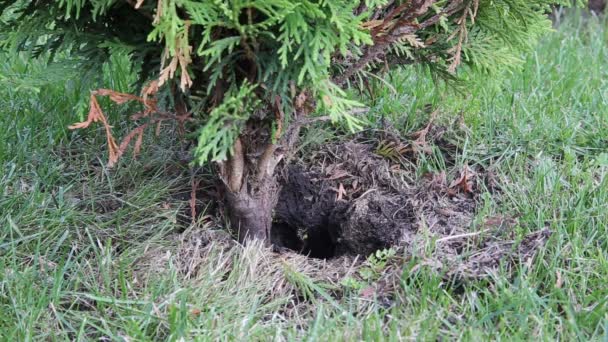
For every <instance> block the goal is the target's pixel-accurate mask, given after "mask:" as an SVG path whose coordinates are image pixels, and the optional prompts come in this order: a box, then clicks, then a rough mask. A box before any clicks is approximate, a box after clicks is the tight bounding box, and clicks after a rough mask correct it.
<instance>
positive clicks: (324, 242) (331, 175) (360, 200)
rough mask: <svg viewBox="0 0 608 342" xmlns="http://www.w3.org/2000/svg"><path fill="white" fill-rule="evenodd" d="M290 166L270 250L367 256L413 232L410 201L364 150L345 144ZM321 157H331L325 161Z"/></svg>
mask: <svg viewBox="0 0 608 342" xmlns="http://www.w3.org/2000/svg"><path fill="white" fill-rule="evenodd" d="M335 147H336V148H337V149H338V150H339V153H338V154H336V153H334V151H332V150H329V149H328V150H324V151H321V152H318V153H317V154H315V155H314V156H309V158H308V159H307V160H304V161H303V162H302V163H301V164H296V165H290V166H289V167H287V168H286V170H285V172H284V174H283V175H282V176H281V186H282V188H281V191H280V193H279V200H278V203H277V206H276V208H275V215H274V218H275V223H274V225H273V226H272V230H271V241H272V243H273V245H275V246H278V247H282V248H288V249H291V250H293V251H296V252H298V253H301V254H304V255H307V256H309V257H312V258H321V259H329V258H333V257H338V256H341V255H345V254H348V255H364V256H367V255H369V254H371V253H374V252H375V251H376V250H379V249H384V248H389V247H391V246H393V245H397V244H399V242H401V240H402V238H403V237H404V236H407V235H408V232H410V231H411V230H412V229H414V225H413V221H414V214H413V208H412V205H411V203H410V199H409V198H410V195H409V194H408V192H407V191H405V189H404V188H400V187H399V184H398V183H397V182H396V178H395V176H394V175H393V174H392V172H391V170H390V167H391V165H390V163H389V162H388V161H386V160H385V159H384V158H382V157H381V156H378V155H376V154H375V153H373V147H372V146H370V145H365V144H356V143H346V144H342V145H340V146H335ZM325 153H329V154H330V155H331V157H332V158H331V159H330V158H328V156H327V155H324V154H325Z"/></svg>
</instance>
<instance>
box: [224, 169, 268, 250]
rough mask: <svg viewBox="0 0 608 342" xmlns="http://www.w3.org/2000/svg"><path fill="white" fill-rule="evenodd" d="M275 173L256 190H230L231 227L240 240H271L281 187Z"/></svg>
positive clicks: (227, 201)
mask: <svg viewBox="0 0 608 342" xmlns="http://www.w3.org/2000/svg"><path fill="white" fill-rule="evenodd" d="M274 178H275V177H274V175H273V176H271V177H269V179H267V180H266V181H265V184H262V186H261V187H260V188H259V189H257V190H255V191H247V190H243V191H239V192H232V191H228V193H227V194H226V199H225V200H226V207H227V210H228V218H229V220H230V224H231V228H232V229H233V230H235V231H236V232H237V234H238V239H239V241H240V242H245V241H247V240H252V239H259V240H263V241H265V242H266V243H268V242H269V241H270V228H271V226H272V214H273V209H274V207H275V206H276V204H277V200H278V194H279V189H278V186H277V182H276V180H275V179H274Z"/></svg>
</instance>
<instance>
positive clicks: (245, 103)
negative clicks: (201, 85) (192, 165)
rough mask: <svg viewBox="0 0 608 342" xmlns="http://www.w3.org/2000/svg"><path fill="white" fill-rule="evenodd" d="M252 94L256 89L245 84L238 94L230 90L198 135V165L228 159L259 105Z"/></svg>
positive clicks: (234, 90) (233, 89) (236, 91)
mask: <svg viewBox="0 0 608 342" xmlns="http://www.w3.org/2000/svg"><path fill="white" fill-rule="evenodd" d="M254 90H255V86H253V85H251V84H247V83H244V84H243V85H242V86H241V87H239V89H238V90H237V89H235V88H232V89H231V90H230V91H229V92H228V93H227V94H226V96H225V98H224V102H222V103H221V104H220V105H219V106H217V107H215V108H214V109H213V110H212V111H211V113H210V114H209V118H208V119H207V122H206V123H205V124H204V126H203V127H202V129H201V130H200V133H199V134H198V137H199V139H198V153H199V154H198V158H199V159H200V160H201V162H204V161H207V160H214V161H218V160H225V159H226V158H227V155H226V154H227V153H228V152H229V151H230V152H231V151H232V148H233V143H234V141H235V140H236V139H237V138H238V136H239V133H240V132H241V130H242V129H243V126H244V125H245V122H246V121H247V119H249V116H250V115H251V113H253V111H254V110H255V108H256V107H257V106H258V105H259V103H260V101H258V100H257V99H255V97H253V91H254Z"/></svg>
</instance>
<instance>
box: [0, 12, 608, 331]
mask: <svg viewBox="0 0 608 342" xmlns="http://www.w3.org/2000/svg"><path fill="white" fill-rule="evenodd" d="M606 27H607V23H606V22H605V21H602V20H599V19H597V18H594V17H590V18H583V17H581V16H580V15H575V16H572V18H570V17H567V18H563V19H562V20H560V23H559V25H558V27H557V28H556V32H554V33H552V34H550V35H549V36H547V37H545V38H544V39H543V40H542V42H541V43H540V44H539V46H538V47H537V48H536V49H535V51H533V52H531V53H529V54H528V55H527V56H526V57H525V58H524V61H523V63H522V65H521V68H520V69H519V70H516V71H513V72H512V73H510V74H508V75H507V76H506V77H504V79H505V80H504V81H497V80H495V79H494V78H492V79H488V78H487V77H486V76H485V75H483V74H479V73H475V72H466V71H465V72H464V73H463V74H462V76H463V77H464V78H465V79H466V82H464V83H463V84H461V85H459V86H457V87H456V88H453V87H446V86H445V85H442V84H440V85H435V84H434V83H433V80H432V79H431V77H430V76H429V75H428V73H427V72H426V71H425V70H419V69H416V68H414V67H410V68H406V69H404V70H400V71H398V72H393V73H391V75H390V77H388V78H387V80H386V81H383V82H377V83H374V84H373V85H372V88H373V89H371V90H370V92H369V94H367V95H365V96H368V97H369V98H368V99H366V101H367V102H368V103H369V104H370V108H371V110H370V112H369V113H368V114H367V118H366V119H367V121H369V123H368V128H378V127H381V126H382V125H385V124H386V122H387V121H388V122H390V123H391V127H393V128H394V129H395V130H397V131H398V132H399V133H400V134H401V135H402V137H404V139H410V137H411V134H412V133H414V132H416V131H419V130H420V129H421V128H423V127H424V126H425V125H426V123H427V122H428V121H429V120H430V112H431V111H434V110H437V112H438V113H439V117H438V118H437V120H438V121H439V122H441V123H442V125H443V127H446V128H447V130H448V131H447V132H446V136H447V137H448V139H449V140H450V142H451V144H453V146H455V148H454V149H453V150H451V152H450V153H449V155H446V153H445V151H441V150H440V148H439V146H435V145H433V144H432V143H431V146H430V149H431V152H430V153H423V154H421V155H420V156H418V157H417V158H416V159H415V162H414V163H413V166H412V167H413V168H414V171H415V172H414V174H415V177H416V179H415V180H421V179H423V178H424V177H425V175H426V174H428V173H431V172H433V173H438V172H441V171H445V172H446V173H447V174H448V175H454V173H455V172H457V171H455V170H460V169H462V168H463V166H465V165H467V166H470V167H475V168H477V169H483V170H487V171H488V172H491V173H492V175H494V177H495V179H496V180H497V182H498V183H499V184H500V191H499V192H498V193H497V194H496V193H492V192H491V191H490V189H485V188H482V189H480V193H479V195H478V199H477V201H478V206H477V208H476V212H475V218H474V220H473V223H472V224H471V226H470V227H469V229H470V233H473V234H477V233H480V232H481V231H483V230H484V224H483V223H484V222H487V221H488V220H490V219H492V218H496V217H503V218H509V220H510V221H511V222H513V223H512V227H510V228H509V229H511V231H510V232H509V234H511V236H512V239H514V240H521V239H522V238H523V237H524V236H526V235H527V234H530V233H532V232H537V231H540V230H542V229H548V230H549V231H550V232H551V235H550V236H549V238H548V240H547V241H546V242H544V243H543V244H542V246H540V247H539V249H538V251H537V252H536V253H535V254H534V257H533V258H528V259H526V260H519V261H518V262H517V263H515V264H513V263H509V262H507V261H504V262H502V263H501V264H500V267H497V268H495V269H492V270H491V271H488V273H487V274H486V275H485V276H484V277H479V278H478V279H466V280H462V281H458V282H455V281H451V280H450V279H449V278H448V277H447V276H446V275H447V274H449V270H445V269H441V268H439V269H438V268H437V267H431V265H429V263H428V262H426V261H427V260H428V258H427V257H428V256H429V255H432V253H433V249H434V248H435V241H434V240H433V237H431V236H429V237H428V241H422V245H423V248H421V249H420V250H419V251H418V252H416V253H412V252H411V251H409V252H407V253H406V252H405V251H403V250H401V249H395V250H393V251H392V252H394V254H396V255H393V253H392V252H387V253H385V254H383V255H381V256H380V257H378V258H375V259H373V260H371V259H370V260H368V261H367V262H366V265H367V266H365V267H367V268H366V269H367V270H369V269H373V272H375V273H374V274H372V275H370V276H366V277H363V280H364V281H363V282H364V284H358V285H356V286H353V284H352V282H349V281H352V280H353V279H352V274H353V272H355V274H356V273H357V272H361V270H362V269H359V270H350V271H349V268H348V265H346V266H345V264H346V263H348V262H350V261H352V260H351V259H348V258H338V259H336V260H333V261H323V260H319V259H308V258H306V257H304V256H302V255H297V254H294V255H290V254H289V253H288V254H284V255H280V256H277V255H275V254H276V253H273V252H272V251H270V250H268V249H266V248H264V247H262V246H260V245H257V244H249V245H247V246H245V247H242V246H235V245H234V243H232V242H231V241H228V240H229V239H228V238H227V237H226V235H225V234H223V233H222V231H221V229H220V228H221V223H222V222H221V220H218V219H217V218H214V217H211V216H210V215H205V214H210V212H209V213H206V212H203V214H202V215H200V216H199V217H198V218H197V219H196V221H195V222H191V218H190V215H189V210H190V209H189V208H190V207H189V206H190V204H189V201H190V192H191V184H192V181H193V179H202V180H208V179H210V176H209V175H210V174H211V173H212V170H211V169H210V168H208V167H205V168H193V167H191V166H189V165H188V163H186V162H184V161H183V159H184V157H183V155H184V154H185V153H184V152H183V151H184V150H185V149H186V146H185V145H186V144H185V143H184V142H183V141H182V140H181V138H179V137H178V136H177V135H170V134H162V135H161V136H160V137H154V136H148V137H146V139H145V141H144V144H143V146H144V149H143V151H142V154H141V155H140V156H139V157H138V158H137V159H135V160H133V159H131V158H129V157H127V158H124V159H123V160H121V162H120V163H119V165H118V166H117V167H115V168H114V169H108V168H106V167H105V162H106V158H107V156H106V152H105V147H104V143H105V139H104V136H103V134H102V131H101V128H99V127H96V128H94V129H89V130H84V131H83V130H81V131H77V132H74V131H70V130H68V129H67V126H68V125H70V124H72V123H74V122H77V121H80V120H81V118H82V115H84V114H85V113H86V109H87V108H86V106H87V97H88V91H89V90H90V89H95V88H99V87H105V88H111V89H115V90H120V91H134V89H131V86H130V84H131V83H132V81H133V80H134V79H135V77H136V73H135V71H133V70H132V68H131V66H130V65H129V64H128V63H127V62H126V61H127V59H126V58H124V56H121V55H120V54H119V53H117V54H116V56H114V58H113V59H112V60H111V61H110V62H108V63H107V64H106V65H105V66H104V69H103V70H100V71H98V73H88V74H82V73H81V71H80V70H78V69H74V68H70V67H69V60H67V61H64V62H58V63H55V64H52V65H51V66H50V67H47V66H44V65H43V64H42V63H40V62H37V61H34V60H31V59H27V58H24V55H18V56H16V55H5V56H4V57H3V58H2V59H3V62H1V64H0V141H2V144H0V339H1V340H5V341H29V340H124V341H140V340H141V341H148V340H164V339H166V340H170V341H176V340H243V339H251V340H270V339H274V340H292V339H301V340H313V341H314V340H321V341H328V340H360V339H365V340H384V339H387V340H401V339H417V340H438V339H442V340H443V339H463V340H487V339H497V340H498V339H500V340H502V339H513V340H530V339H539V340H555V339H559V340H583V341H587V340H607V339H608V286H607V285H606V284H607V283H608V239H607V237H608V210H607V209H608V177H607V174H608V67H607V65H608V29H606ZM64 59H65V58H64ZM59 60H62V58H61V57H60V58H59ZM102 105H103V106H105V107H106V108H111V110H110V111H109V115H110V121H111V122H112V121H113V122H119V121H118V120H112V119H113V118H118V117H121V116H125V115H128V114H129V113H130V111H129V108H124V107H118V106H114V107H112V106H111V104H110V103H108V102H104V103H102ZM429 108H430V109H431V110H429ZM128 128H129V127H122V126H116V127H115V130H116V131H117V132H118V134H121V133H120V132H122V134H124V132H126V131H127V130H128ZM345 134H346V133H343V131H342V130H341V129H340V128H332V127H329V126H328V127H326V129H325V130H322V131H321V133H319V131H315V132H313V131H311V132H305V135H304V137H303V139H304V141H305V142H306V144H305V149H314V148H315V147H318V146H321V145H323V144H324V143H327V142H328V141H336V140H340V139H343V138H344V135H345ZM212 192H213V185H212V184H211V183H209V182H205V181H203V182H202V184H201V190H200V192H199V193H200V195H199V196H198V201H199V212H200V211H204V209H205V208H206V205H207V204H208V200H207V202H206V198H205V194H209V193H212ZM340 263H341V264H340ZM328 265H329V266H328ZM336 265H341V266H340V267H342V269H345V270H347V271H348V272H351V273H348V272H346V274H344V273H340V274H339V275H336V274H333V273H332V267H338V266H336ZM396 265H397V266H398V267H397V266H396ZM389 272H390V273H391V274H392V277H390V279H392V281H393V282H394V283H393V284H392V286H391V287H390V293H383V294H382V296H380V295H378V296H375V295H374V293H372V294H370V293H369V292H368V291H366V290H367V289H377V288H378V287H379V283H380V282H381V281H382V280H383V279H385V278H383V277H384V275H385V274H386V273H389ZM348 274H351V275H350V276H349V275H348ZM360 278H361V277H360ZM387 279H388V278H387ZM361 290H363V291H361ZM386 298H390V300H388V302H387V300H386Z"/></svg>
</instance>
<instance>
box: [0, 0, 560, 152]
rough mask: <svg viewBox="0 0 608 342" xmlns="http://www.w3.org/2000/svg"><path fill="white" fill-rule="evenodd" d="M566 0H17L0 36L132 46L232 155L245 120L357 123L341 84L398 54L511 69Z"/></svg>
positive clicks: (101, 51) (206, 148)
mask: <svg viewBox="0 0 608 342" xmlns="http://www.w3.org/2000/svg"><path fill="white" fill-rule="evenodd" d="M569 2H570V1H567V0H534V1H530V0H410V1H408V0H398V1H392V0H363V1H351V0H331V1H330V0H229V1H223V0H199V1H196V0H158V1H152V0H138V1H137V2H136V1H134V0H127V1H121V0H58V1H54V0H15V1H7V2H4V3H3V4H0V13H1V14H0V32H2V33H1V35H0V44H2V46H3V47H4V48H5V49H16V50H22V51H29V52H31V53H32V54H34V55H39V54H41V53H42V52H49V53H51V54H52V53H54V52H56V51H62V50H63V51H69V53H70V54H72V55H73V56H81V58H80V59H79V62H80V63H82V65H83V67H84V68H86V69H89V70H95V68H98V65H100V63H101V62H103V60H104V59H107V58H108V57H109V56H110V54H111V53H110V52H111V51H112V49H116V48H120V49H123V50H124V51H128V53H129V55H130V56H131V58H132V59H133V61H135V62H136V63H139V64H141V65H142V66H141V70H142V75H141V81H142V83H143V81H145V80H151V79H157V80H158V81H159V83H160V85H163V84H164V85H167V84H169V86H167V87H165V89H171V87H172V86H170V84H174V86H173V88H175V87H176V86H179V88H180V89H181V92H182V93H184V94H185V95H186V97H187V98H188V101H189V105H190V107H191V108H194V111H195V119H196V120H197V122H198V126H199V145H198V149H197V151H196V152H197V158H198V160H199V161H200V162H201V163H203V162H206V161H208V160H224V159H226V158H227V157H228V156H229V152H230V151H231V149H232V146H233V143H234V141H235V140H236V139H237V137H239V135H242V134H244V131H243V130H244V129H245V126H246V125H245V123H246V122H247V121H248V120H256V121H258V122H261V123H263V125H265V127H267V128H268V129H271V130H273V131H274V132H275V133H276V131H277V128H278V127H283V126H285V127H286V125H288V124H289V123H290V122H293V121H294V120H295V117H296V116H297V113H296V112H297V111H298V108H300V109H304V110H303V111H304V112H306V113H305V114H306V115H315V114H316V115H327V116H329V118H330V119H331V121H333V122H344V123H346V125H347V127H349V128H350V129H353V130H354V129H357V128H358V127H360V126H361V122H360V121H359V120H358V119H357V118H356V117H354V116H353V115H352V114H351V109H353V108H354V107H358V106H362V104H361V103H359V102H358V101H356V100H354V99H352V98H349V97H348V96H347V94H346V93H345V92H344V89H345V86H346V85H347V84H349V83H351V82H364V81H365V79H366V78H368V77H369V76H370V75H372V76H374V77H377V76H381V74H382V72H385V71H386V69H387V67H388V68H391V67H393V66H394V65H396V64H404V63H407V64H409V63H412V62H416V63H424V64H427V65H428V66H429V67H431V68H432V69H433V70H435V71H436V72H437V74H438V75H441V76H444V77H453V75H454V73H455V70H456V67H458V66H459V65H468V66H470V67H472V68H476V69H478V70H480V71H482V72H488V73H489V72H496V71H497V70H498V69H502V68H505V67H506V68H509V67H514V66H516V65H517V64H518V61H519V58H520V55H521V52H522V51H523V50H526V49H528V48H530V47H531V46H532V45H533V44H534V42H535V41H536V40H537V39H538V37H539V36H540V35H541V34H543V33H545V32H547V31H548V30H550V28H551V23H550V21H549V19H548V18H547V15H546V14H547V12H548V10H549V9H550V5H551V4H553V3H559V4H562V5H567V4H569ZM189 95H195V96H189ZM298 101H300V102H302V103H298ZM276 112H279V113H280V115H277V114H276ZM275 135H276V134H275ZM276 138H277V136H273V137H270V139H271V140H272V141H275V140H276Z"/></svg>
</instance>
